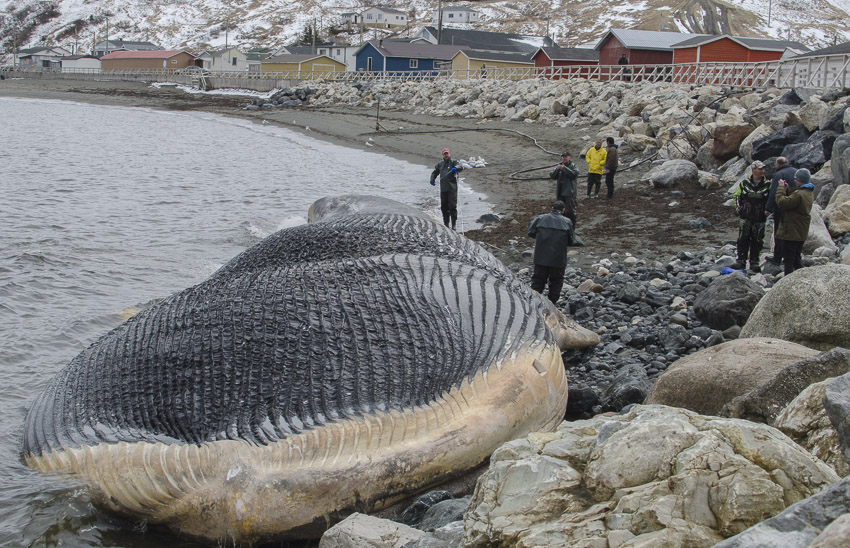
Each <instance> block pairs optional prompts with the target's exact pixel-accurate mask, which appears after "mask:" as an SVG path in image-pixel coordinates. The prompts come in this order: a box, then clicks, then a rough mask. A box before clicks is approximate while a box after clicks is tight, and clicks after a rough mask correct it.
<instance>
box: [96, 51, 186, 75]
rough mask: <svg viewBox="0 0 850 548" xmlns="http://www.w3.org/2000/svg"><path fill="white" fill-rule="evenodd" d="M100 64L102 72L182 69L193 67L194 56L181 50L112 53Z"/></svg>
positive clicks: (101, 59)
mask: <svg viewBox="0 0 850 548" xmlns="http://www.w3.org/2000/svg"><path fill="white" fill-rule="evenodd" d="M100 63H101V67H102V69H103V70H104V71H110V70H157V69H160V70H162V69H182V68H186V67H191V66H194V64H195V56H194V55H192V54H191V53H187V52H185V51H181V50H152V51H113V52H112V53H110V54H109V55H104V56H103V57H101V58H100Z"/></svg>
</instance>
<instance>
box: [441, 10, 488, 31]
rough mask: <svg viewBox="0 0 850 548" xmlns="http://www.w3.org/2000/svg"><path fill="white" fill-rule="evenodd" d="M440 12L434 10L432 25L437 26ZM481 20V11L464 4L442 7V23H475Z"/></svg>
mask: <svg viewBox="0 0 850 548" xmlns="http://www.w3.org/2000/svg"><path fill="white" fill-rule="evenodd" d="M439 17H440V12H439V11H438V10H434V26H435V27H436V26H439V24H440V21H439ZM480 20H481V12H480V11H478V10H474V9H472V8H467V7H464V6H446V7H444V8H443V25H460V24H467V23H477V22H479V21H480Z"/></svg>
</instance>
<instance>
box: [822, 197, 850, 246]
mask: <svg viewBox="0 0 850 548" xmlns="http://www.w3.org/2000/svg"><path fill="white" fill-rule="evenodd" d="M823 216H824V220H825V221H826V226H827V228H829V233H830V234H831V235H832V236H836V237H837V236H841V235H842V234H846V233H847V232H850V185H841V186H840V187H838V188H836V189H835V192H833V194H832V198H830V200H829V205H827V206H826V210H825V211H824V212H823Z"/></svg>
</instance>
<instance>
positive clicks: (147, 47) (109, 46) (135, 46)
mask: <svg viewBox="0 0 850 548" xmlns="http://www.w3.org/2000/svg"><path fill="white" fill-rule="evenodd" d="M161 49H162V48H161V47H159V46H157V45H156V44H154V43H153V42H134V41H131V40H101V41H100V42H98V43H97V44H95V46H94V54H95V55H97V56H98V57H103V56H104V55H106V54H108V53H112V52H113V51H153V50H161Z"/></svg>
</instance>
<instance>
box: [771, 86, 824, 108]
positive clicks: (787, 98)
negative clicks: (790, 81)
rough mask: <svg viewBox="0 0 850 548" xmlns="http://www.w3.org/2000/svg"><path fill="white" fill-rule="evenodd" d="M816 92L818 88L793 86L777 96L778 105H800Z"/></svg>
mask: <svg viewBox="0 0 850 548" xmlns="http://www.w3.org/2000/svg"><path fill="white" fill-rule="evenodd" d="M817 94H818V90H816V89H809V88H794V89H792V90H790V91H786V92H785V93H784V94H783V95H782V97H780V98H779V104H780V105H801V104H803V103H807V102H808V101H809V99H811V98H812V97H813V96H815V95H817Z"/></svg>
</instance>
